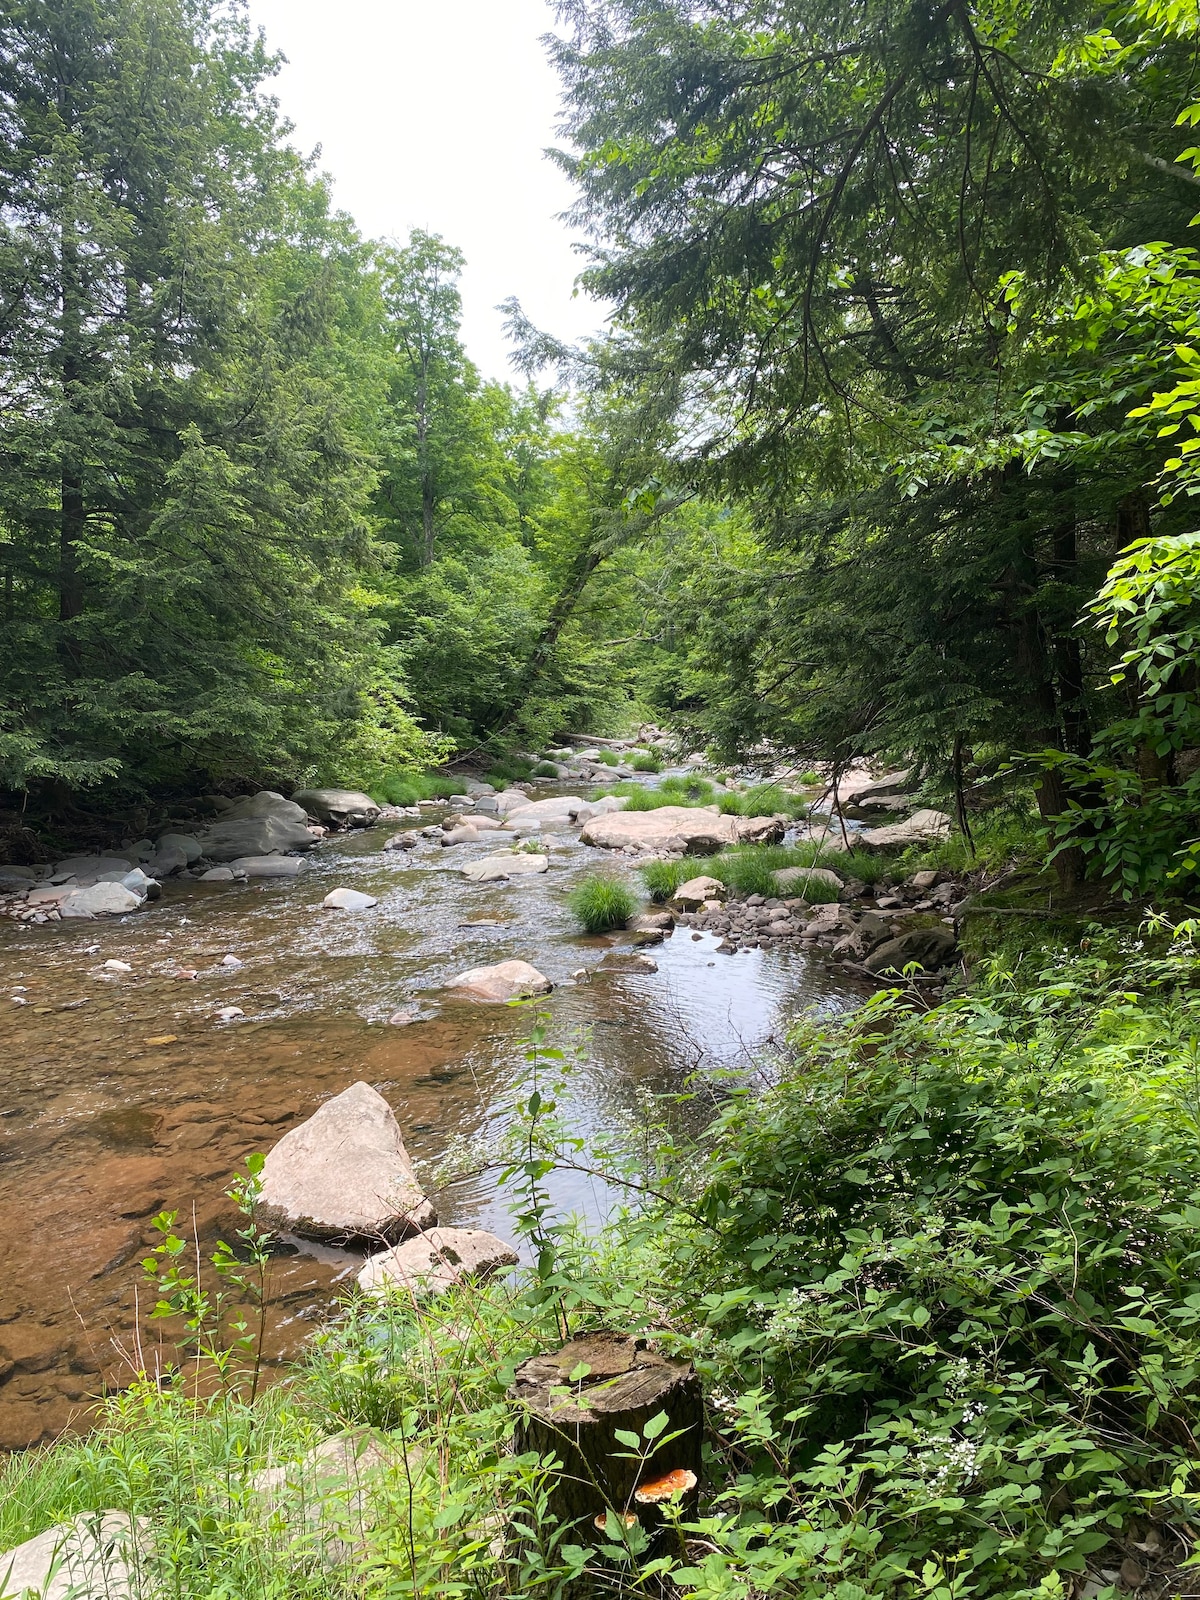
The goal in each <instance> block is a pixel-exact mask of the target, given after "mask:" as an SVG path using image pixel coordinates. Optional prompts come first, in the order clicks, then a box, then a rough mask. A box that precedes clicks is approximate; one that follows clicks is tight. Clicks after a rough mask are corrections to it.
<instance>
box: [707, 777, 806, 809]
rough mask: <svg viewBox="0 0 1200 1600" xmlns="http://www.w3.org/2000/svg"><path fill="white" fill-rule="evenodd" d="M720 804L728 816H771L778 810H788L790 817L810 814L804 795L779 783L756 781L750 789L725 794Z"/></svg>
mask: <svg viewBox="0 0 1200 1600" xmlns="http://www.w3.org/2000/svg"><path fill="white" fill-rule="evenodd" d="M720 804H721V810H722V812H723V813H724V814H725V815H726V816H734V817H770V816H773V815H774V814H775V812H777V811H786V812H787V814H788V816H789V817H806V816H807V815H808V801H807V800H806V799H805V798H804V796H803V795H798V794H791V793H789V792H788V790H786V789H784V788H783V787H781V785H779V784H777V783H756V784H755V785H754V786H753V787H752V788H750V789H742V790H737V791H735V792H734V793H733V794H723V795H722V796H721V800H720Z"/></svg>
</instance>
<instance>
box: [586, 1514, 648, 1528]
mask: <svg viewBox="0 0 1200 1600" xmlns="http://www.w3.org/2000/svg"><path fill="white" fill-rule="evenodd" d="M609 1517H618V1518H619V1519H620V1520H621V1521H622V1522H623V1523H624V1524H625V1526H626V1527H627V1528H636V1527H637V1520H638V1519H637V1518H636V1517H635V1516H634V1514H633V1512H632V1511H602V1512H601V1513H600V1515H599V1516H598V1517H594V1518H593V1519H592V1520H593V1522H594V1523H595V1526H596V1531H597V1532H598V1533H607V1532H608V1519H609Z"/></svg>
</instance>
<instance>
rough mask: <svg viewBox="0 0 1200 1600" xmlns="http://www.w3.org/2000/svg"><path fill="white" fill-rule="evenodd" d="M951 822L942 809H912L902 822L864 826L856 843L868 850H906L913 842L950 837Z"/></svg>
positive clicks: (923, 842)
mask: <svg viewBox="0 0 1200 1600" xmlns="http://www.w3.org/2000/svg"><path fill="white" fill-rule="evenodd" d="M953 826H954V825H953V823H952V822H951V821H950V818H949V817H948V816H947V815H946V813H945V812H944V811H914V812H913V814H912V816H911V817H909V818H907V820H906V821H904V822H892V823H889V824H888V825H887V827H885V828H864V829H863V830H862V832H861V833H860V834H858V835H857V836H856V838H855V843H856V844H861V845H865V846H866V848H867V849H868V850H906V849H907V848H908V847H909V845H914V844H940V843H941V842H942V840H944V839H948V838H949V837H950V832H951V829H952V828H953Z"/></svg>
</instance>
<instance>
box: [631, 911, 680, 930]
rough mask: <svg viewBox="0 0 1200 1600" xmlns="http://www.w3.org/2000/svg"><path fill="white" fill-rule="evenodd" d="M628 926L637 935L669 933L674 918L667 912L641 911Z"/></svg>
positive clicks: (673, 924)
mask: <svg viewBox="0 0 1200 1600" xmlns="http://www.w3.org/2000/svg"><path fill="white" fill-rule="evenodd" d="M629 926H630V927H631V928H632V929H634V931H635V932H637V933H670V931H671V929H672V928H673V927H674V926H675V918H674V916H673V915H672V914H671V912H669V911H643V912H642V913H641V915H640V916H637V917H634V919H633V921H632V922H631V923H630V924H629Z"/></svg>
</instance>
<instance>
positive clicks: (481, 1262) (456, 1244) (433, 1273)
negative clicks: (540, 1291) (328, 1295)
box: [358, 1228, 518, 1295]
mask: <svg viewBox="0 0 1200 1600" xmlns="http://www.w3.org/2000/svg"><path fill="white" fill-rule="evenodd" d="M517 1260H518V1257H517V1252H516V1251H515V1250H514V1249H513V1247H512V1245H510V1244H506V1243H505V1241H504V1240H503V1239H499V1238H497V1237H496V1235H495V1234H494V1233H485V1232H484V1230H483V1229H482V1228H431V1229H430V1230H429V1232H428V1233H419V1234H418V1235H417V1237H416V1238H415V1239H406V1240H405V1241H404V1243H403V1244H398V1245H396V1246H395V1247H394V1249H391V1250H385V1251H384V1252H383V1254H382V1255H378V1256H372V1257H371V1258H370V1260H369V1261H368V1262H367V1264H366V1266H365V1267H363V1269H362V1271H361V1272H360V1273H359V1275H358V1286H359V1288H360V1289H362V1290H363V1291H364V1293H366V1294H374V1295H379V1294H384V1293H386V1291H387V1290H388V1289H401V1290H404V1291H406V1292H407V1293H409V1294H442V1293H444V1292H445V1290H447V1289H452V1288H453V1287H454V1286H455V1284H458V1283H462V1282H463V1280H464V1279H466V1278H485V1277H487V1276H488V1274H489V1273H492V1272H496V1271H498V1270H499V1268H501V1267H515V1266H516V1265H517Z"/></svg>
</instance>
